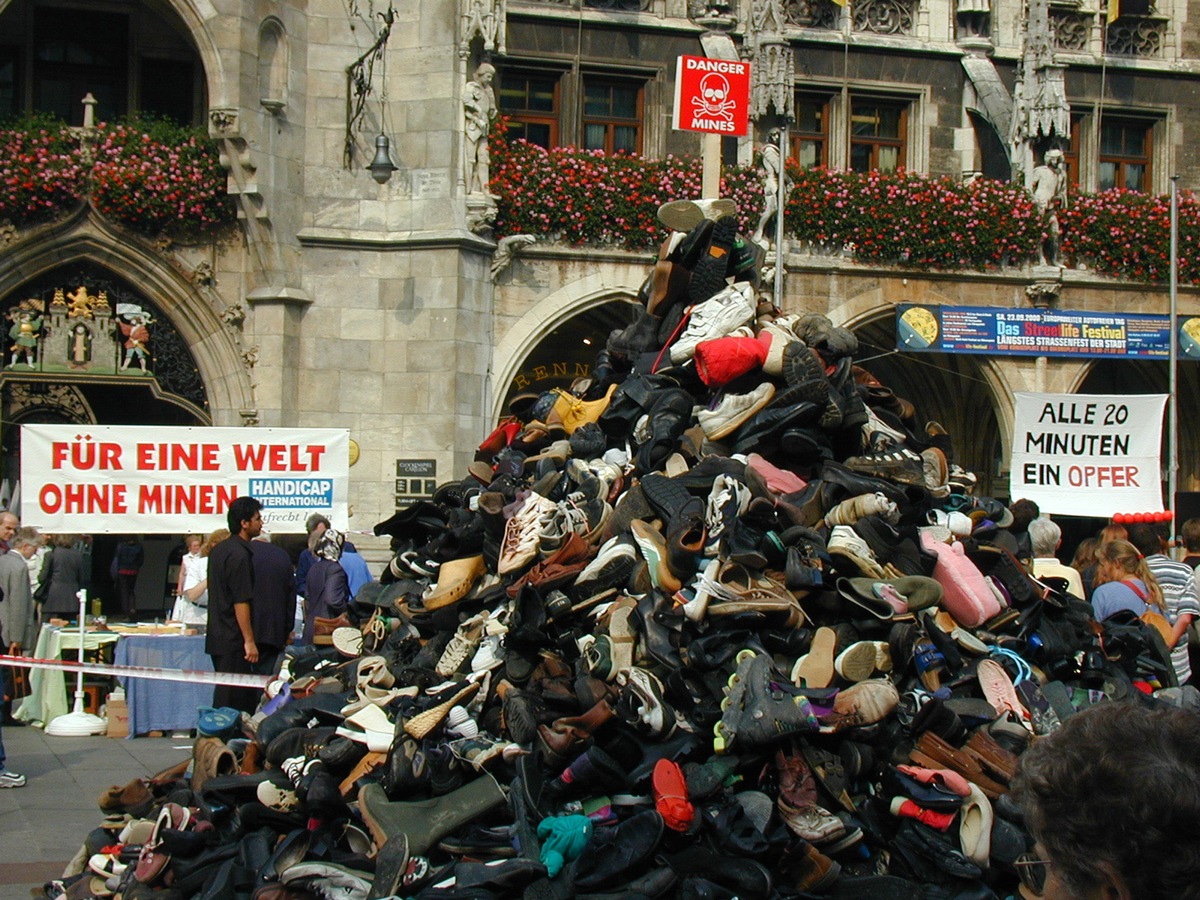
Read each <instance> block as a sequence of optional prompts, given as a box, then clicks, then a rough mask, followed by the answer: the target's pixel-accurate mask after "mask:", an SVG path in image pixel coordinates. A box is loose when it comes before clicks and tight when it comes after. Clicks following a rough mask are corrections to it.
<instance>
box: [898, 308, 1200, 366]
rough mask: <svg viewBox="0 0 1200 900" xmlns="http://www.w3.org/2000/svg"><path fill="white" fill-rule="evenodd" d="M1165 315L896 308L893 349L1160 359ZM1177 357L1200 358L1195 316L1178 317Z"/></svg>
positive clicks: (1199, 323)
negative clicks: (894, 343) (894, 344)
mask: <svg viewBox="0 0 1200 900" xmlns="http://www.w3.org/2000/svg"><path fill="white" fill-rule="evenodd" d="M1168 318H1169V317H1168V316H1165V315H1153V314H1143V313H1096V312H1083V311H1081V310H1065V309H1003V308H997V307H990V306H932V305H930V306H926V305H922V304H915V303H905V304H901V305H899V306H897V307H896V349H897V350H908V351H914V352H921V353H977V354H986V355H988V356H1064V357H1065V356H1073V357H1076V358H1079V357H1095V356H1109V357H1118V358H1125V359H1166V358H1167V357H1168V356H1169V354H1170V348H1169V343H1170V333H1169V331H1168V327H1169V326H1168ZM1179 358H1180V359H1196V360H1200V317H1192V316H1187V317H1185V316H1181V317H1179Z"/></svg>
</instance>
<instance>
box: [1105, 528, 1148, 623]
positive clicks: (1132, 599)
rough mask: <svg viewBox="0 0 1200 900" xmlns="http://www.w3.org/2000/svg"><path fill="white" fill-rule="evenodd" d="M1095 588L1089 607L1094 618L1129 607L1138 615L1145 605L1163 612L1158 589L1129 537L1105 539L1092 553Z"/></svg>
mask: <svg viewBox="0 0 1200 900" xmlns="http://www.w3.org/2000/svg"><path fill="white" fill-rule="evenodd" d="M1096 559H1097V563H1096V588H1095V590H1093V591H1092V610H1093V612H1094V613H1095V614H1096V621H1098V622H1103V621H1104V620H1105V619H1107V618H1108V617H1109V616H1111V615H1113V614H1115V613H1118V612H1120V611H1121V610H1123V609H1124V610H1129V611H1130V612H1132V613H1133V614H1134V615H1135V616H1141V614H1142V613H1144V612H1145V611H1146V610H1147V609H1148V608H1151V607H1153V608H1154V609H1155V610H1157V611H1158V612H1164V606H1163V596H1162V589H1161V588H1160V587H1159V586H1158V582H1157V581H1156V580H1155V579H1154V573H1153V572H1151V571H1150V569H1149V567H1147V565H1146V560H1145V559H1143V558H1142V554H1141V553H1139V552H1138V549H1137V547H1135V546H1133V544H1131V543H1129V541H1108V542H1107V543H1105V544H1103V545H1102V546H1101V547H1100V550H1099V552H1098V553H1097V554H1096Z"/></svg>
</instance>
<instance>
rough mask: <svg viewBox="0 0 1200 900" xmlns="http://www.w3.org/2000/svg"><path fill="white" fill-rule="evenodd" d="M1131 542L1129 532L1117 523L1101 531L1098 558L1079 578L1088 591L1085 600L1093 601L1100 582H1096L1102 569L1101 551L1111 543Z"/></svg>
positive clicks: (1097, 539)
mask: <svg viewBox="0 0 1200 900" xmlns="http://www.w3.org/2000/svg"><path fill="white" fill-rule="evenodd" d="M1127 540H1129V532H1128V531H1127V530H1126V529H1125V526H1124V525H1117V524H1116V523H1115V522H1109V523H1108V524H1107V525H1105V526H1104V527H1103V528H1101V529H1100V533H1099V534H1097V535H1096V556H1095V557H1094V558H1093V559H1092V561H1091V562H1090V563H1089V564H1088V565H1086V566H1084V568H1083V571H1081V572H1080V573H1079V578H1080V580H1081V581H1082V582H1083V589H1084V590H1085V591H1087V597H1085V598H1084V599H1086V600H1091V599H1092V591H1094V590H1095V589H1096V585H1097V584H1098V582H1097V581H1096V573H1097V572H1098V571H1099V568H1100V556H1099V553H1100V549H1101V548H1102V547H1103V546H1104V545H1105V544H1107V543H1108V542H1109V541H1127Z"/></svg>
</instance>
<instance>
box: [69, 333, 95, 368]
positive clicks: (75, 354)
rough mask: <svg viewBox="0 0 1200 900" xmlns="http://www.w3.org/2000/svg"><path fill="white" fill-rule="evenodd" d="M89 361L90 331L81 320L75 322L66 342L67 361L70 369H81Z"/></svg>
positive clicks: (90, 352)
mask: <svg viewBox="0 0 1200 900" xmlns="http://www.w3.org/2000/svg"><path fill="white" fill-rule="evenodd" d="M91 361H92V333H91V331H89V330H88V327H87V326H86V325H84V324H83V323H82V322H76V323H75V325H74V326H73V327H72V328H71V334H70V339H69V340H68V342H67V362H68V364H69V365H70V366H71V368H72V369H82V368H85V367H86V366H87V364H88V363H90V362H91Z"/></svg>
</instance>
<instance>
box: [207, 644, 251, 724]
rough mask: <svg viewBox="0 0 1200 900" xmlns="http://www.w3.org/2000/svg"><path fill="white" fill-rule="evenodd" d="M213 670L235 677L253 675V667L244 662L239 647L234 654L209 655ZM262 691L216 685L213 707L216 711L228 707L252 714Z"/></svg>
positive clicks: (244, 659)
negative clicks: (228, 673)
mask: <svg viewBox="0 0 1200 900" xmlns="http://www.w3.org/2000/svg"><path fill="white" fill-rule="evenodd" d="M211 656H212V661H213V670H214V671H217V672H230V673H233V674H235V675H253V674H254V666H253V665H252V664H251V663H248V662H246V657H245V655H244V654H243V652H242V649H241V648H240V647H239V648H238V649H237V652H235V653H221V654H211ZM261 694H262V691H261V690H259V689H258V688H245V687H234V686H232V685H227V684H218V685H217V686H216V687H214V688H213V706H215V707H217V708H218V709H219V708H220V707H222V706H228V707H231V708H233V709H237V710H240V711H242V712H246V713H253V712H254V710H255V708H256V707H257V706H258V698H259V696H260V695H261Z"/></svg>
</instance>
